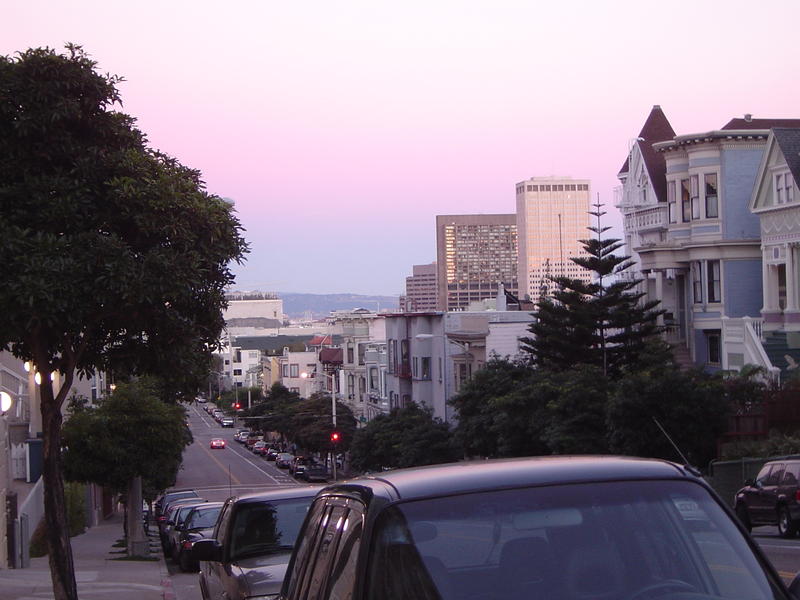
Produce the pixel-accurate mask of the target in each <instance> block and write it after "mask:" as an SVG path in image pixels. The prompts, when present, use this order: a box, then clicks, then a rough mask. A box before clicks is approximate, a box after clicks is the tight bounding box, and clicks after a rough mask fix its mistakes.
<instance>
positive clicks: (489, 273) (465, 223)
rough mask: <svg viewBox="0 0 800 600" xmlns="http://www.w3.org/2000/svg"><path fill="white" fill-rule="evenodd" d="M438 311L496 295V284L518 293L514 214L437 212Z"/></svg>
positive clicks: (466, 304) (461, 306) (458, 307)
mask: <svg viewBox="0 0 800 600" xmlns="http://www.w3.org/2000/svg"><path fill="white" fill-rule="evenodd" d="M436 258H437V260H436V263H437V271H438V288H439V291H438V293H439V310H458V309H463V308H466V307H467V306H469V303H470V302H473V301H476V300H483V299H485V298H494V297H496V296H497V286H498V284H500V283H502V284H503V285H504V286H505V288H506V290H508V291H510V292H512V293H514V294H516V293H517V219H516V217H515V215H513V214H512V215H437V216H436Z"/></svg>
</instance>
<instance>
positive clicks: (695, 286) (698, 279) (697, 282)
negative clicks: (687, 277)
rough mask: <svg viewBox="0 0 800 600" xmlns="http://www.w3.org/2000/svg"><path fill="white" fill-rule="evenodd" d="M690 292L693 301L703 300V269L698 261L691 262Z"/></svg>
mask: <svg viewBox="0 0 800 600" xmlns="http://www.w3.org/2000/svg"><path fill="white" fill-rule="evenodd" d="M692 292H693V295H694V303H695V304H700V303H701V302H702V301H703V269H702V266H701V264H700V263H699V262H694V263H692Z"/></svg>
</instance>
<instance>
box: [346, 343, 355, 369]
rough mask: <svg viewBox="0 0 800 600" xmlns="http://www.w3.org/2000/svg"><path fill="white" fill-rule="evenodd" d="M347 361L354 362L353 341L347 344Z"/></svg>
mask: <svg viewBox="0 0 800 600" xmlns="http://www.w3.org/2000/svg"><path fill="white" fill-rule="evenodd" d="M347 362H348V363H349V364H351V365H352V364H353V362H355V357H354V355H353V343H352V342H350V343H348V344H347Z"/></svg>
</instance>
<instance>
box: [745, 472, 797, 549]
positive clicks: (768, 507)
mask: <svg viewBox="0 0 800 600" xmlns="http://www.w3.org/2000/svg"><path fill="white" fill-rule="evenodd" d="M798 481H800V458H797V459H786V460H771V461H769V462H768V463H766V464H764V466H763V467H761V470H760V471H759V472H758V476H757V477H756V478H755V480H748V481H746V482H745V486H744V487H743V488H742V489H740V490H739V491H738V492H736V501H735V509H736V514H737V515H738V516H739V519H740V520H741V521H742V523H743V524H744V526H745V527H746V528H747V530H748V531H750V529H751V527H753V526H754V525H777V526H778V533H780V535H781V536H782V537H785V538H790V537H794V536H795V535H796V534H797V531H798V529H800V484H798Z"/></svg>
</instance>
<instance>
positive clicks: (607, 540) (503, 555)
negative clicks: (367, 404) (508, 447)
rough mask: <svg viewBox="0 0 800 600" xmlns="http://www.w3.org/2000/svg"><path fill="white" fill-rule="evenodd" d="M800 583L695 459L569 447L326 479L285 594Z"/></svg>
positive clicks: (409, 594)
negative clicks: (782, 570) (581, 451)
mask: <svg viewBox="0 0 800 600" xmlns="http://www.w3.org/2000/svg"><path fill="white" fill-rule="evenodd" d="M792 588H795V589H792ZM797 588H800V580H799V579H795V582H793V584H792V585H791V586H790V590H791V592H790V591H789V590H787V589H786V587H785V586H784V584H783V582H782V581H781V578H780V576H779V575H778V573H777V572H776V571H775V569H774V568H773V567H772V566H771V564H770V562H769V560H768V559H767V558H766V557H765V556H764V554H763V553H762V551H761V550H760V549H759V546H758V544H756V543H755V542H753V540H751V539H750V537H749V536H748V535H747V533H746V532H745V531H744V529H743V528H742V527H741V526H740V524H739V522H738V520H737V519H736V518H735V516H734V514H733V512H732V511H731V510H730V509H729V508H728V507H727V506H726V505H725V503H723V502H722V501H721V500H720V499H719V497H718V496H717V495H716V494H715V493H714V491H713V490H712V489H711V488H710V487H709V485H708V484H707V483H706V482H705V481H703V479H702V478H701V477H699V476H698V475H696V474H695V472H694V471H693V470H692V469H690V468H686V467H682V466H681V465H677V464H674V463H669V462H666V461H657V460H644V459H633V458H625V457H605V456H603V457H580V456H559V457H541V458H526V459H510V460H492V461H480V462H477V461H476V462H473V463H470V462H461V463H455V464H449V465H436V466H432V467H422V468H416V469H402V470H397V471H388V472H383V473H379V474H377V475H375V476H374V477H364V478H361V479H356V480H351V481H348V482H344V483H337V484H336V485H331V486H328V487H326V488H324V489H323V490H322V491H321V492H320V493H319V495H318V496H317V498H316V499H315V500H314V503H313V504H312V505H311V508H310V509H309V512H308V516H307V517H306V520H305V522H304V524H303V529H302V531H301V532H300V535H299V537H298V539H297V543H296V544H295V549H294V551H293V553H292V560H291V562H290V563H289V567H288V570H287V572H286V575H285V578H284V582H283V587H282V590H281V594H280V596H279V598H280V599H281V600H305V599H306V598H352V599H354V600H365V599H377V598H381V599H398V600H399V599H409V600H410V599H426V600H432V599H437V600H454V599H461V598H472V599H478V598H480V599H489V598H492V599H500V598H503V599H509V600H511V599H514V600H516V599H520V598H542V599H547V600H598V599H603V600H655V599H656V598H658V599H662V598H663V599H665V600H666V599H669V600H741V599H743V598H747V599H748V600H777V599H781V600H788V599H789V598H792V597H794V598H800V596H792V595H791V593H792V592H796V591H797Z"/></svg>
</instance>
